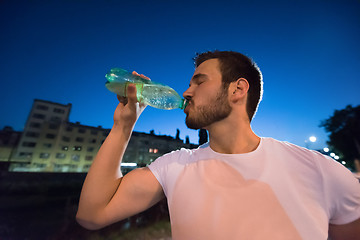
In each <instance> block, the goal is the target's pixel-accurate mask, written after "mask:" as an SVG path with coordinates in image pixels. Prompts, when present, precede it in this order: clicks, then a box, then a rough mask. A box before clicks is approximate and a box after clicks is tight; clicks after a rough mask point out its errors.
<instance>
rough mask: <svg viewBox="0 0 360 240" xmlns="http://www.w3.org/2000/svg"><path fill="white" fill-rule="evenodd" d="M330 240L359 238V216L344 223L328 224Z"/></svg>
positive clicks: (354, 239)
mask: <svg viewBox="0 0 360 240" xmlns="http://www.w3.org/2000/svg"><path fill="white" fill-rule="evenodd" d="M329 237H330V239H331V240H347V239H351V240H360V218H359V219H358V220H355V221H353V222H351V223H348V224H344V225H334V224H330V225H329Z"/></svg>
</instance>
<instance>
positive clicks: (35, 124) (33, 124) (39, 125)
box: [30, 122, 41, 128]
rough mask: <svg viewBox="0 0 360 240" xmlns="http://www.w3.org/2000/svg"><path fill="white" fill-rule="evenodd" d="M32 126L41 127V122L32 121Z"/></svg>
mask: <svg viewBox="0 0 360 240" xmlns="http://www.w3.org/2000/svg"><path fill="white" fill-rule="evenodd" d="M30 127H32V128H41V124H40V123H37V122H31V123H30Z"/></svg>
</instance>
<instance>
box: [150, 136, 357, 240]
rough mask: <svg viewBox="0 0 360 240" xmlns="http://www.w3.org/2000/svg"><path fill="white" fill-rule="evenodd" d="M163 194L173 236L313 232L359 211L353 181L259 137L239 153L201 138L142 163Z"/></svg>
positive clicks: (323, 160) (314, 157)
mask: <svg viewBox="0 0 360 240" xmlns="http://www.w3.org/2000/svg"><path fill="white" fill-rule="evenodd" d="M149 168H150V170H151V171H152V173H153V174H154V175H155V177H156V178H157V180H158V181H159V183H160V184H161V186H162V187H163V190H164V192H165V195H166V196H167V201H168V205H169V212H170V219H171V228H172V235H173V239H175V240H179V239H184V240H189V239H198V240H204V239H206V240H211V239H227V240H230V239H237V240H238V239H245V240H249V239H261V240H263V239H276V240H279V239H284V240H290V239H309V240H313V239H317V240H321V239H323V240H326V239H327V236H328V225H329V223H332V224H346V223H349V222H352V221H354V220H356V219H358V218H360V184H359V183H358V181H357V180H356V179H355V177H354V176H353V175H352V174H351V172H350V171H348V170H347V169H346V168H345V167H343V166H342V165H341V164H339V163H338V162H336V161H334V160H332V159H331V158H329V157H326V156H324V155H322V154H320V153H318V152H316V151H309V150H307V149H304V148H301V147H298V146H295V145H292V144H290V143H287V142H280V141H277V140H274V139H272V138H261V141H260V144H259V146H258V148H257V149H256V150H255V151H253V152H250V153H246V154H220V153H217V152H214V151H213V150H212V149H211V148H210V147H209V145H208V144H205V145H202V146H200V147H199V148H198V149H193V150H188V149H181V150H178V151H174V152H172V153H169V154H166V155H164V156H162V157H160V158H158V159H157V160H156V161H154V162H153V163H152V164H150V166H149Z"/></svg>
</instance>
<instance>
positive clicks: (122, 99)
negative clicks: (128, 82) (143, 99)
mask: <svg viewBox="0 0 360 240" xmlns="http://www.w3.org/2000/svg"><path fill="white" fill-rule="evenodd" d="M117 99H118V100H119V102H120V103H122V104H123V105H124V106H125V105H126V104H127V103H128V99H127V98H126V97H123V96H119V95H117Z"/></svg>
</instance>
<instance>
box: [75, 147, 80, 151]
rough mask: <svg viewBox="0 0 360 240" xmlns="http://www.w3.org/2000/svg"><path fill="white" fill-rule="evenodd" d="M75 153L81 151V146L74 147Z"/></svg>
mask: <svg viewBox="0 0 360 240" xmlns="http://www.w3.org/2000/svg"><path fill="white" fill-rule="evenodd" d="M73 151H81V146H74V147H73Z"/></svg>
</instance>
